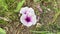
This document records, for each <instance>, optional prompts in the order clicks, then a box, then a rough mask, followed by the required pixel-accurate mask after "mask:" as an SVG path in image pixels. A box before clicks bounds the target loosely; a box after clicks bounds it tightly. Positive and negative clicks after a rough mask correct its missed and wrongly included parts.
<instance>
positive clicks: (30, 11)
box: [20, 7, 35, 14]
mask: <svg viewBox="0 0 60 34" xmlns="http://www.w3.org/2000/svg"><path fill="white" fill-rule="evenodd" d="M20 13H21V14H35V13H34V10H33V9H32V8H28V7H23V8H21V10H20Z"/></svg>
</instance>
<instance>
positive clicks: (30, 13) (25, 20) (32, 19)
mask: <svg viewBox="0 0 60 34" xmlns="http://www.w3.org/2000/svg"><path fill="white" fill-rule="evenodd" d="M26 11H27V12H26ZM25 12H26V13H25ZM20 13H21V14H22V16H21V17H20V21H21V23H22V24H23V25H25V26H27V27H29V26H31V25H35V24H36V22H37V20H36V15H35V13H34V10H33V9H32V8H28V7H25V8H22V9H21V11H20Z"/></svg>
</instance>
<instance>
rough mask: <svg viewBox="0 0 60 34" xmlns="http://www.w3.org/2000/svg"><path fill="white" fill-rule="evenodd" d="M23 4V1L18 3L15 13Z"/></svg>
mask: <svg viewBox="0 0 60 34" xmlns="http://www.w3.org/2000/svg"><path fill="white" fill-rule="evenodd" d="M24 2H25V0H22V2H19V3H18V5H17V8H16V12H18V11H19V10H20V9H21V7H22V5H23V4H24Z"/></svg>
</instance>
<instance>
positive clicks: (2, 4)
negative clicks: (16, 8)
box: [0, 0, 8, 11]
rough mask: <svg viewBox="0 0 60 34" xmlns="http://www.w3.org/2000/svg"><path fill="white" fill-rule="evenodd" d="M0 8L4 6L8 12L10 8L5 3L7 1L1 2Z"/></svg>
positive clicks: (0, 0)
mask: <svg viewBox="0 0 60 34" xmlns="http://www.w3.org/2000/svg"><path fill="white" fill-rule="evenodd" d="M0 6H2V7H3V8H4V9H5V10H7V11H8V6H7V4H6V2H5V0H0Z"/></svg>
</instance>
